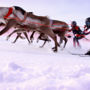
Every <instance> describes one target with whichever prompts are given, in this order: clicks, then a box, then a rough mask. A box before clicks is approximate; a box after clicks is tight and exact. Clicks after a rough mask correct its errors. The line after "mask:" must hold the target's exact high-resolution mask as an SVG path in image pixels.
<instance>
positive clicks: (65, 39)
mask: <svg viewBox="0 0 90 90" xmlns="http://www.w3.org/2000/svg"><path fill="white" fill-rule="evenodd" d="M64 41H65V43H64V47H63V48H65V46H66V44H67V41H68V40H67V38H66V37H64Z"/></svg>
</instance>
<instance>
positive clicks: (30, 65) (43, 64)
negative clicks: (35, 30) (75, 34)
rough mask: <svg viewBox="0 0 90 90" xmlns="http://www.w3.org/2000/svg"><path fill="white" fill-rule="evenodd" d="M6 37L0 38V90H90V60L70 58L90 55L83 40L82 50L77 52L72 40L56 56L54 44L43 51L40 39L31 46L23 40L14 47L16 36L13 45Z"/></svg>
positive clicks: (86, 58) (89, 36) (12, 38)
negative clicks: (53, 49)
mask: <svg viewBox="0 0 90 90" xmlns="http://www.w3.org/2000/svg"><path fill="white" fill-rule="evenodd" d="M6 36H7V34H5V35H3V36H0V90H90V56H88V57H80V56H78V55H71V54H70V52H73V53H79V54H80V53H81V54H82V53H85V52H87V50H89V49H90V42H89V41H86V40H85V39H83V40H80V44H81V46H82V48H74V47H73V44H72V39H69V40H68V43H67V46H66V48H65V49H64V50H62V49H61V48H58V52H57V53H54V52H53V51H52V50H51V48H52V47H53V42H50V43H46V45H45V47H44V48H39V46H40V45H42V43H43V41H39V43H36V38H35V40H34V42H33V43H32V44H30V45H29V44H28V42H27V40H21V39H19V40H18V41H17V42H16V43H15V44H13V43H11V42H12V41H13V40H14V38H15V36H12V37H11V38H10V39H9V41H6ZM87 38H88V39H90V35H88V36H87Z"/></svg>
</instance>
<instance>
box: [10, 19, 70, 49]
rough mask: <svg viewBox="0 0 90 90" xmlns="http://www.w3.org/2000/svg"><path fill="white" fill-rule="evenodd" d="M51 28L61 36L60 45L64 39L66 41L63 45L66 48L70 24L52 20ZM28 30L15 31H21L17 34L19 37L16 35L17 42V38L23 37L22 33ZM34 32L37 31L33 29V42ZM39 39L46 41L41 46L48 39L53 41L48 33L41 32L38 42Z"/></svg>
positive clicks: (31, 37)
mask: <svg viewBox="0 0 90 90" xmlns="http://www.w3.org/2000/svg"><path fill="white" fill-rule="evenodd" d="M51 28H52V30H53V32H54V33H55V34H56V35H58V36H59V38H60V41H59V44H60V45H61V44H62V42H63V40H64V41H65V43H64V46H63V48H65V46H66V43H67V38H66V37H65V34H66V33H67V31H68V30H69V27H68V24H67V23H65V22H63V21H58V20H52V26H51ZM26 31H27V30H22V32H21V31H20V30H15V31H14V32H13V33H19V35H17V37H16V39H15V42H16V40H17V39H18V38H19V37H21V36H20V35H21V33H24V32H26ZM13 33H11V34H10V35H9V36H8V38H9V37H10V36H11V35H12V34H13ZM34 33H35V31H33V33H32V34H31V36H30V41H31V42H32V41H33V35H34ZM25 37H26V35H25ZM26 38H27V37H26ZM27 40H28V41H29V39H28V38H27ZM39 40H43V41H44V43H43V45H42V46H40V47H43V46H44V45H45V43H46V42H47V41H48V42H50V41H51V40H50V39H49V38H48V36H47V35H46V34H44V33H40V35H39V37H38V39H37V42H38V41H39ZM30 41H29V42H30Z"/></svg>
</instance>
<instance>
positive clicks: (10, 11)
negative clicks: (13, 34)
mask: <svg viewBox="0 0 90 90" xmlns="http://www.w3.org/2000/svg"><path fill="white" fill-rule="evenodd" d="M12 12H13V8H12V7H11V8H9V10H8V13H7V14H6V15H5V16H4V19H8V17H9V16H10V15H11V14H12Z"/></svg>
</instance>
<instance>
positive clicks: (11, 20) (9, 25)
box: [0, 19, 17, 35]
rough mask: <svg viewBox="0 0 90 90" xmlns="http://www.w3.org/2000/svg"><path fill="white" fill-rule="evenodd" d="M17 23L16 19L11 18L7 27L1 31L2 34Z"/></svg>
mask: <svg viewBox="0 0 90 90" xmlns="http://www.w3.org/2000/svg"><path fill="white" fill-rule="evenodd" d="M16 24H17V21H16V20H14V19H10V20H9V21H8V23H7V25H6V27H5V28H4V29H3V30H2V31H0V35H3V34H4V33H6V32H7V31H8V30H9V29H10V28H11V27H13V26H14V25H16Z"/></svg>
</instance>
